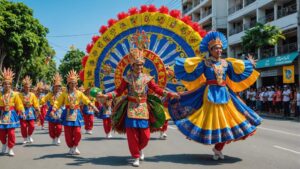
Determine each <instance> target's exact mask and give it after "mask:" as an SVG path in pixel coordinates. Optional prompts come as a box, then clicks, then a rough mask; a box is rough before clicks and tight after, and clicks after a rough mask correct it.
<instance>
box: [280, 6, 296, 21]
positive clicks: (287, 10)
mask: <svg viewBox="0 0 300 169" xmlns="http://www.w3.org/2000/svg"><path fill="white" fill-rule="evenodd" d="M296 12H297V6H296V4H293V5H290V6H287V7H284V8H282V9H280V10H278V18H282V17H284V16H287V15H290V14H293V13H296Z"/></svg>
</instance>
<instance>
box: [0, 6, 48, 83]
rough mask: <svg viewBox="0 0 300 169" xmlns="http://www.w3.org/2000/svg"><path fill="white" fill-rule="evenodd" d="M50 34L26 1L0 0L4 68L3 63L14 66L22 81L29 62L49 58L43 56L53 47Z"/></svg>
mask: <svg viewBox="0 0 300 169" xmlns="http://www.w3.org/2000/svg"><path fill="white" fill-rule="evenodd" d="M47 33H48V29H47V28H46V27H44V26H43V25H42V24H40V22H39V21H38V20H37V19H35V18H34V17H33V11H32V9H30V8H28V7H27V6H26V5H25V4H23V3H15V2H10V1H7V0H0V70H2V68H3V65H5V67H12V68H13V69H14V71H15V73H16V83H18V82H19V80H20V76H21V75H22V74H23V72H24V68H25V67H27V64H33V63H34V61H36V60H38V59H35V58H36V57H44V59H45V58H46V57H47V56H43V53H45V52H44V51H45V48H49V45H48V43H47V39H46V35H47Z"/></svg>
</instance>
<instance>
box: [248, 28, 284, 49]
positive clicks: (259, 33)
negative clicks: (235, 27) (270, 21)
mask: <svg viewBox="0 0 300 169" xmlns="http://www.w3.org/2000/svg"><path fill="white" fill-rule="evenodd" d="M280 39H285V37H284V35H283V34H282V31H281V30H280V29H279V28H278V27H276V26H271V25H263V24H261V23H257V25H256V26H255V27H253V28H251V29H249V30H247V31H245V35H244V36H243V37H242V44H243V49H244V51H246V52H254V51H256V49H260V48H262V47H265V46H275V45H276V44H277V43H278V41H279V40H280Z"/></svg>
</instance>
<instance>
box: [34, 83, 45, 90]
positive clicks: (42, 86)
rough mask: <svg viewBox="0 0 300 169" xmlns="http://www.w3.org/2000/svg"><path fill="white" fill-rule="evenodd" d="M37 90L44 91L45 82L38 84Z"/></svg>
mask: <svg viewBox="0 0 300 169" xmlns="http://www.w3.org/2000/svg"><path fill="white" fill-rule="evenodd" d="M36 89H37V90H38V89H44V83H43V82H38V83H37V84H36Z"/></svg>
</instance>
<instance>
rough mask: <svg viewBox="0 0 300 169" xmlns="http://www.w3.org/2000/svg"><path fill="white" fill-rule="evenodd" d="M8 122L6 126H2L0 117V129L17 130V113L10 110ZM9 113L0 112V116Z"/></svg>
mask: <svg viewBox="0 0 300 169" xmlns="http://www.w3.org/2000/svg"><path fill="white" fill-rule="evenodd" d="M10 112H11V115H10V122H9V123H8V124H3V122H2V117H1V119H0V120H1V123H0V129H10V128H18V127H20V120H19V116H18V114H17V112H16V111H15V110H11V111H10ZM8 113H9V112H2V116H5V115H8Z"/></svg>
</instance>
